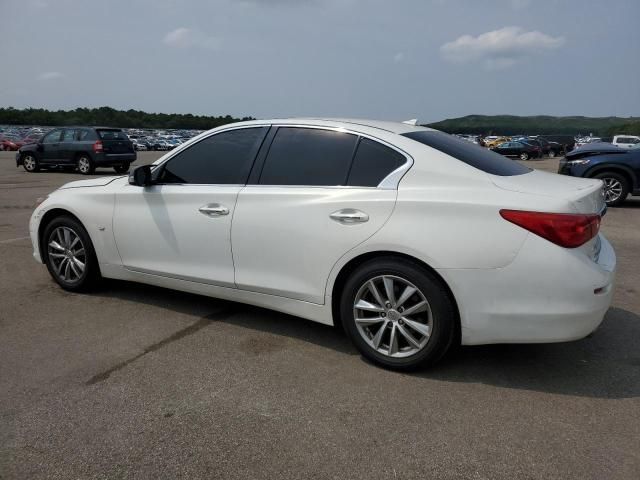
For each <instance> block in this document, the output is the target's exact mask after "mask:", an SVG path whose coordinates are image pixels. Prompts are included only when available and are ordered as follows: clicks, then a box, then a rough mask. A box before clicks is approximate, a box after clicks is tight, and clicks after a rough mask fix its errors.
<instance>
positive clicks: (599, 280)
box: [440, 234, 616, 345]
mask: <svg viewBox="0 0 640 480" xmlns="http://www.w3.org/2000/svg"><path fill="white" fill-rule="evenodd" d="M600 241H601V249H600V254H599V257H598V259H597V261H593V260H592V259H591V258H589V257H588V256H587V255H586V254H585V253H584V252H582V251H579V250H570V249H564V248H561V247H557V246H556V245H553V244H551V243H550V242H547V241H546V240H544V239H542V238H540V237H537V236H536V235H533V234H530V235H529V236H528V237H527V240H526V241H525V244H524V245H523V248H522V249H521V251H520V253H519V255H518V256H517V257H516V259H515V260H514V261H513V262H512V263H511V264H510V265H508V266H507V267H504V268H501V269H491V270H471V269H466V270H440V273H441V274H442V276H443V277H444V278H445V279H446V280H447V281H448V282H449V285H450V286H451V289H452V290H453V292H454V295H455V296H456V300H457V301H458V307H459V309H460V317H461V324H462V343H463V344H464V345H478V344H488V343H550V342H564V341H569V340H577V339H580V338H584V337H586V336H587V335H589V334H590V333H591V332H593V331H594V330H595V329H596V328H598V326H599V325H600V323H601V322H602V320H603V318H604V315H605V313H606V312H607V310H608V309H609V306H610V305H611V300H612V298H613V291H614V283H615V269H616V256H615V252H614V250H613V248H612V247H611V244H610V243H609V242H608V241H607V239H606V238H605V237H604V236H602V235H600Z"/></svg>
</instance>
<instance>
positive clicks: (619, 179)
mask: <svg viewBox="0 0 640 480" xmlns="http://www.w3.org/2000/svg"><path fill="white" fill-rule="evenodd" d="M594 178H599V179H600V180H602V181H603V182H604V201H605V202H606V203H607V205H608V206H609V207H616V206H618V205H620V204H621V203H622V202H624V201H625V200H626V198H627V195H628V194H629V182H628V180H627V179H626V178H625V177H624V175H621V174H619V173H616V172H604V173H599V174H597V175H596V176H595V177H594Z"/></svg>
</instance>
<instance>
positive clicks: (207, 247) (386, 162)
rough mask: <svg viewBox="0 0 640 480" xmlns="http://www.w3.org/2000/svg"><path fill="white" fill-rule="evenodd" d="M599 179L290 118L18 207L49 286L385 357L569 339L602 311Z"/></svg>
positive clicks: (345, 123) (387, 125) (431, 137)
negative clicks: (231, 318)
mask: <svg viewBox="0 0 640 480" xmlns="http://www.w3.org/2000/svg"><path fill="white" fill-rule="evenodd" d="M604 211H605V204H604V199H603V195H602V182H601V181H600V180H598V179H581V178H571V177H566V176H561V175H556V174H552V173H545V172H541V171H534V170H530V169H529V168H527V167H525V166H523V165H521V164H519V163H517V162H515V161H512V160H509V159H506V158H504V157H502V156H500V155H498V154H496V153H494V152H491V151H487V150H485V149H483V148H481V147H478V146H476V145H473V144H471V143H469V142H465V141H462V140H459V139H456V138H454V137H451V136H449V135H447V134H445V133H441V132H438V131H435V130H431V129H428V128H423V127H419V126H414V125H408V124H404V123H392V122H378V121H359V120H332V119H289V120H271V121H269V120H265V121H250V122H243V123H235V124H232V125H227V126H224V127H220V128H217V129H214V130H211V131H208V132H206V133H204V134H202V135H200V136H198V137H195V138H193V139H192V140H190V141H189V142H186V143H185V144H183V145H181V146H180V147H178V148H177V149H175V150H173V151H171V152H170V153H167V154H166V155H165V156H163V157H162V158H160V159H159V160H157V161H156V162H155V163H154V164H153V165H151V166H141V167H138V168H137V169H135V170H134V171H132V172H131V174H130V175H129V176H128V177H126V176H118V177H101V178H93V179H89V180H82V181H76V182H72V183H69V184H67V185H64V186H63V187H62V188H60V189H58V190H56V191H55V192H53V193H52V194H50V195H49V196H48V197H47V198H46V199H45V200H44V201H43V202H42V203H41V204H40V205H39V206H38V207H37V208H36V210H35V211H34V213H33V215H32V218H31V221H30V225H29V228H30V234H31V238H32V243H33V249H34V257H35V258H36V259H37V260H38V261H40V262H42V263H44V264H46V266H47V268H48V270H49V272H50V274H51V276H52V277H53V278H54V280H55V281H56V282H58V284H60V286H61V287H62V288H64V289H67V290H72V291H80V290H87V289H89V288H90V287H92V286H93V285H95V284H96V282H98V281H99V280H100V278H102V277H107V278H115V279H124V280H130V281H136V282H142V283H147V284H153V285H158V286H161V287H166V288H173V289H177V290H183V291H188V292H194V293H198V294H203V295H208V296H212V297H219V298H225V299H230V300H234V301H238V302H244V303H249V304H254V305H259V306H263V307H267V308H270V309H274V310H278V311H281V312H286V313H288V314H292V315H297V316H299V317H303V318H306V319H309V320H314V321H317V322H321V323H324V324H327V325H341V326H342V327H343V328H344V330H345V331H346V332H347V334H348V336H349V337H350V338H351V340H352V341H353V343H354V345H355V346H356V348H357V349H358V350H359V351H360V352H361V353H362V354H363V355H364V356H366V357H368V358H369V359H371V360H373V361H375V362H377V363H379V364H382V365H384V366H387V367H392V368H397V369H409V368H415V367H417V366H425V365H428V364H432V363H434V362H435V361H437V360H438V359H439V358H441V357H442V356H443V355H444V353H445V352H446V351H447V350H448V349H449V348H450V347H451V346H452V345H454V344H456V343H462V344H464V345H475V344H487V343H524V342H527V343H528V342H559V341H567V340H575V339H579V338H582V337H585V336H586V335H588V334H590V333H591V332H592V331H594V330H595V329H596V328H597V327H598V325H599V324H600V323H601V321H602V319H603V317H604V315H605V312H606V311H607V309H608V307H609V305H610V302H611V298H612V295H613V284H614V274H615V263H616V259H615V253H614V251H613V249H612V247H611V245H610V244H609V242H608V241H607V240H606V238H605V237H604V236H603V235H602V234H601V233H599V228H600V219H601V216H602V215H603V214H604Z"/></svg>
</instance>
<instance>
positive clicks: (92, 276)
mask: <svg viewBox="0 0 640 480" xmlns="http://www.w3.org/2000/svg"><path fill="white" fill-rule="evenodd" d="M42 250H43V257H44V260H45V263H46V264H47V269H48V270H49V273H50V274H51V276H52V277H53V279H54V280H55V281H56V282H57V283H58V284H59V285H60V286H61V287H62V288H64V289H65V290H70V291H74V292H77V291H84V290H88V289H90V288H91V287H93V286H94V285H95V284H96V283H97V282H98V280H99V279H100V267H99V266H98V259H97V258H96V254H95V251H94V249H93V244H92V243H91V238H89V234H88V233H87V231H86V230H85V229H84V227H83V226H82V225H81V224H80V223H79V222H78V221H77V220H76V219H74V218H72V217H67V216H61V217H56V218H54V219H53V220H52V221H51V222H49V224H48V225H47V226H46V227H45V230H44V233H43V235H42Z"/></svg>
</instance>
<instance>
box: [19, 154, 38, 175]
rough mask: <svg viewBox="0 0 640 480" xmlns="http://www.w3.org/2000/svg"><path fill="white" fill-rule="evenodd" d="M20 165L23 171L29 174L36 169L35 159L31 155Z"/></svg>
mask: <svg viewBox="0 0 640 480" xmlns="http://www.w3.org/2000/svg"><path fill="white" fill-rule="evenodd" d="M22 164H23V165H24V168H25V170H27V171H29V172H33V171H34V170H35V169H36V159H35V158H33V157H32V156H31V155H27V156H26V157H24V159H23V160H22Z"/></svg>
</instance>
